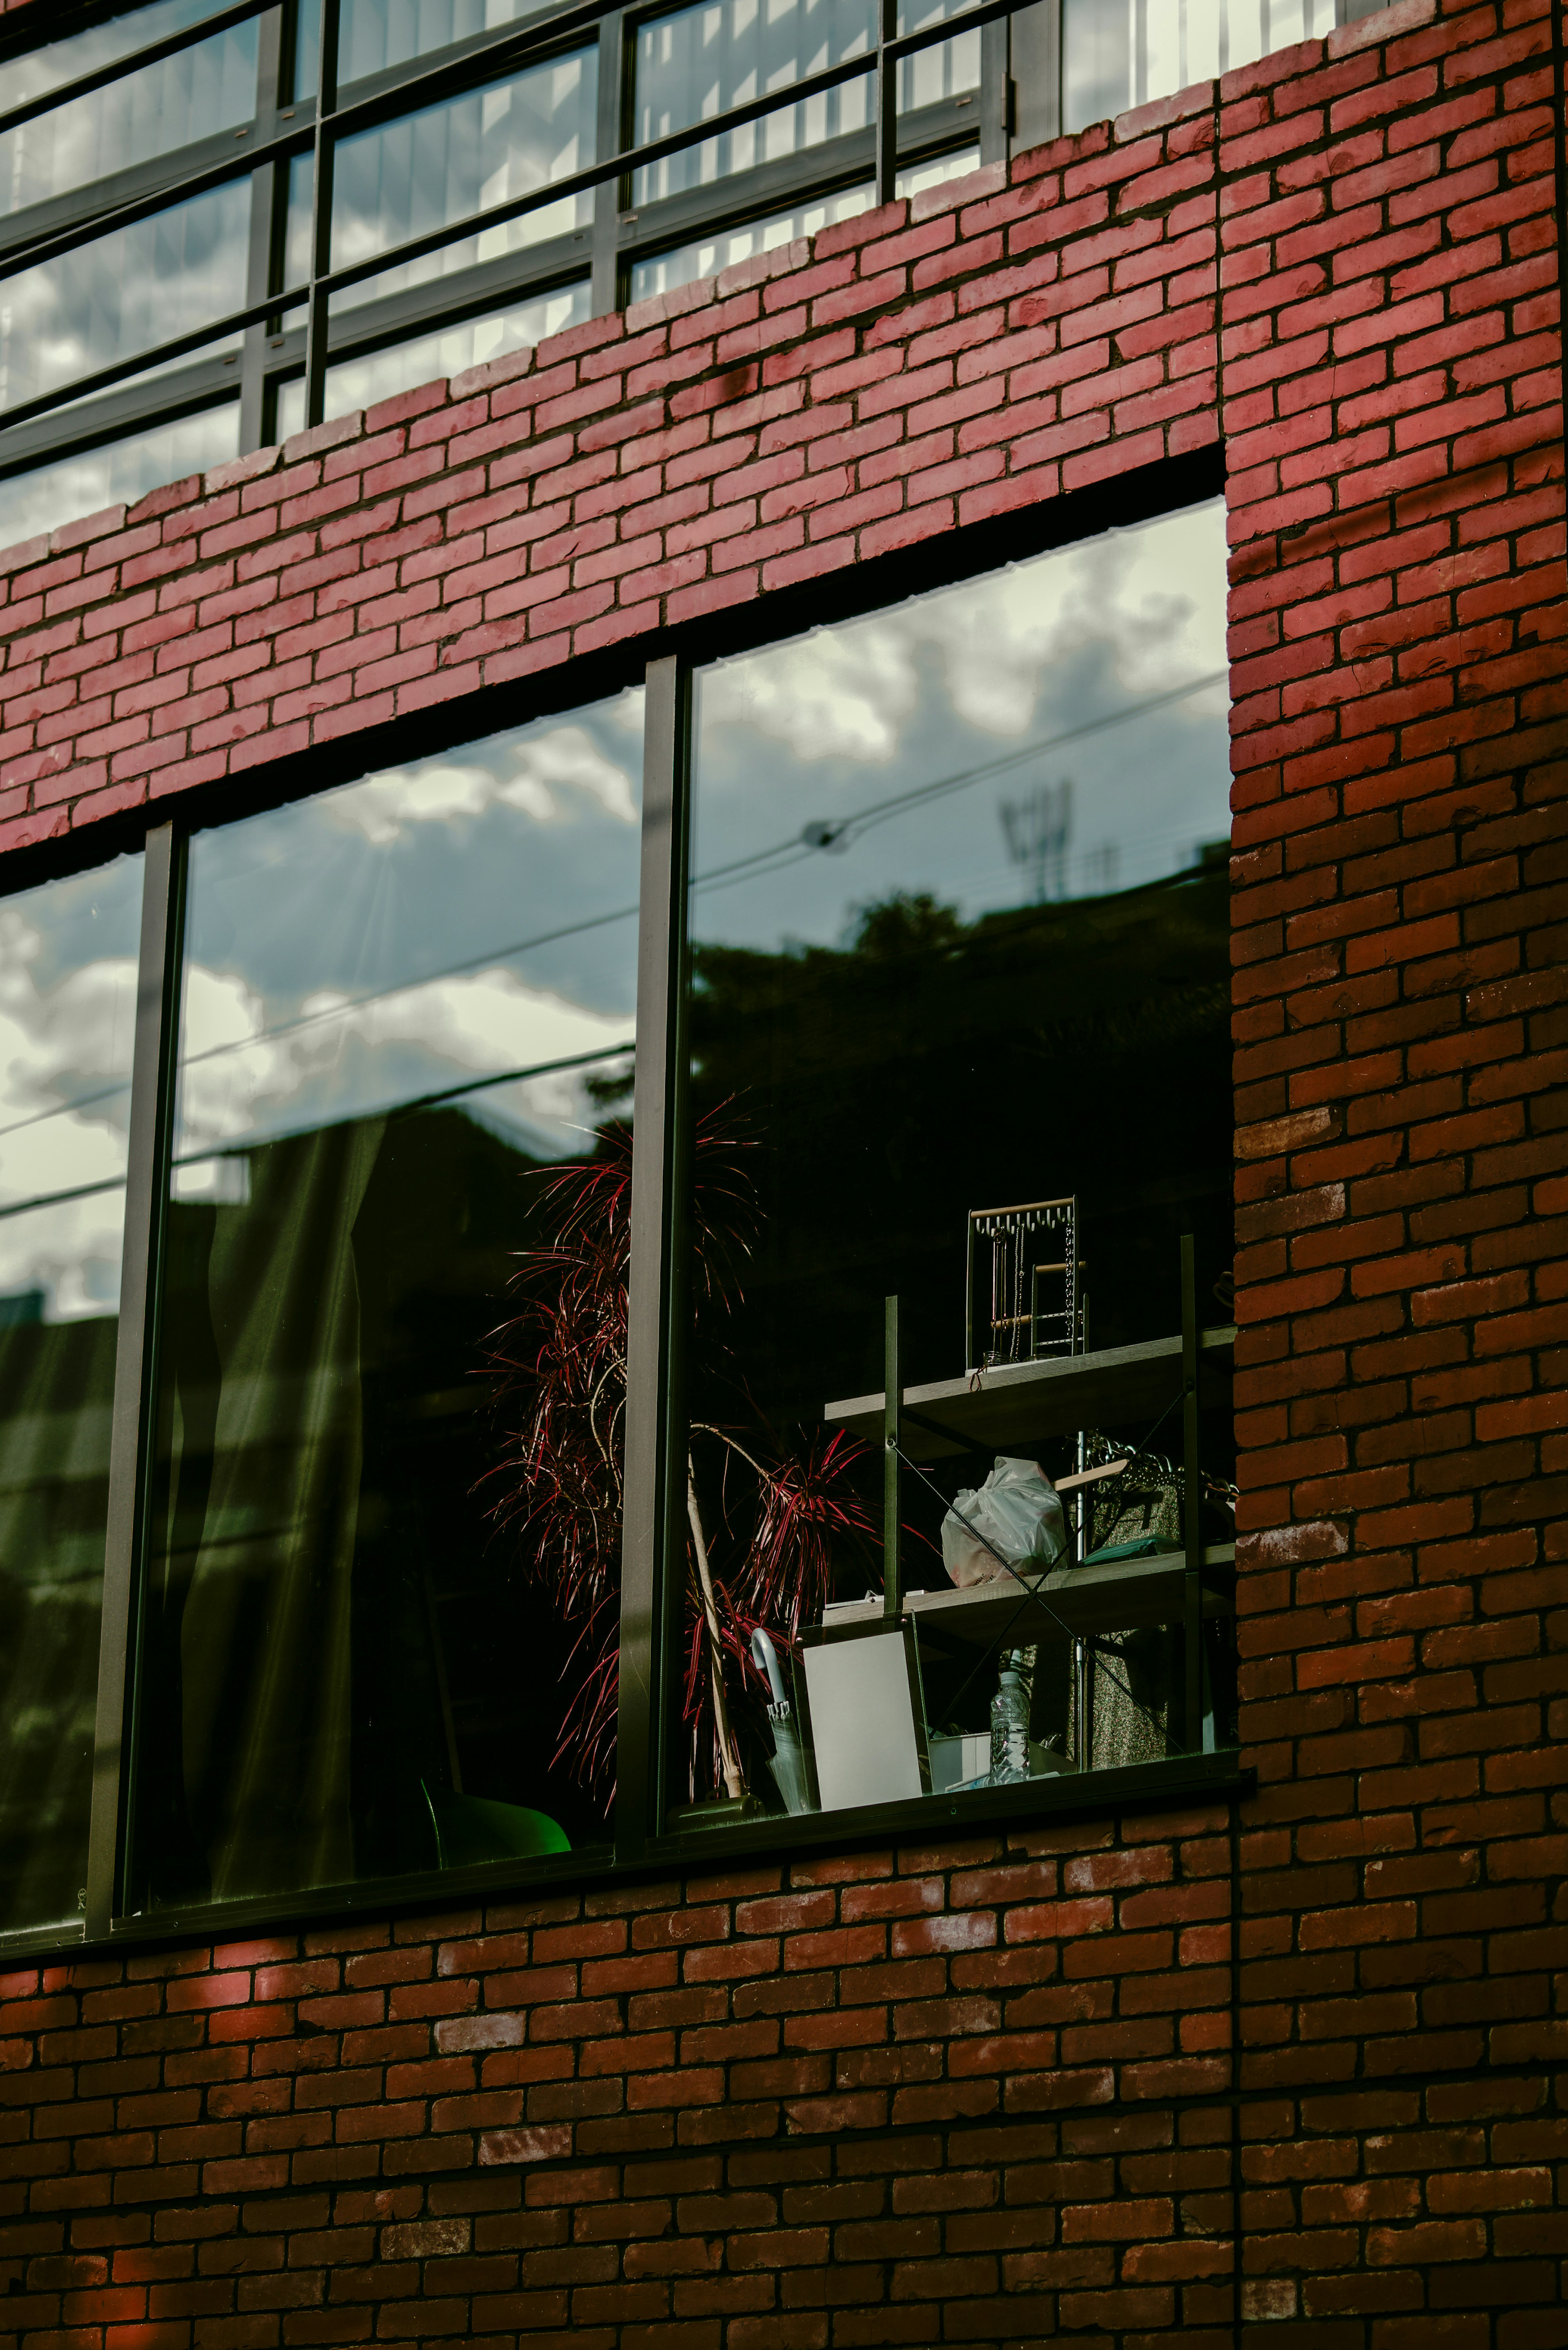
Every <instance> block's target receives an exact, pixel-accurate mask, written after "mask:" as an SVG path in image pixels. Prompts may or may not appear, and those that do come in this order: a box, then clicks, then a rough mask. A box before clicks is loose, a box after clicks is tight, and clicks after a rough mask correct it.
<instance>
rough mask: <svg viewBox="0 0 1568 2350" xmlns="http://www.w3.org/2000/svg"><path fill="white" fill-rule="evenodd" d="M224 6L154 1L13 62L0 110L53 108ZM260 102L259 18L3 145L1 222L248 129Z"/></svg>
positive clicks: (192, 0) (194, 0) (213, 1)
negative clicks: (69, 89) (56, 99)
mask: <svg viewBox="0 0 1568 2350" xmlns="http://www.w3.org/2000/svg"><path fill="white" fill-rule="evenodd" d="M217 6H218V0H153V5H152V6H151V7H149V8H138V9H135V10H133V11H132V12H131V13H130V14H129V15H127V16H115V17H111V18H110V19H109V22H108V23H107V24H103V25H95V26H93V27H92V28H91V30H90V31H88V32H85V33H77V34H74V35H73V36H71V38H70V39H68V40H65V41H54V42H51V43H50V44H49V46H48V47H47V48H42V49H34V50H32V51H30V52H29V53H28V54H27V55H26V56H25V57H11V58H8V59H7V60H6V65H5V88H4V90H3V91H0V108H4V109H7V110H8V109H10V108H12V107H16V106H22V105H25V104H26V101H27V100H28V99H33V98H45V97H47V95H48V94H49V92H50V91H51V90H55V89H59V88H63V87H64V86H65V85H66V84H67V82H72V81H78V80H79V79H81V78H82V77H83V76H84V75H87V74H89V73H96V72H97V71H99V68H101V67H104V66H107V65H112V64H113V63H114V62H115V61H116V59H118V58H119V57H130V56H131V55H132V54H133V53H134V52H135V51H136V50H138V49H144V48H148V47H151V44H152V43H153V42H154V41H161V40H165V39H167V38H168V36H170V35H171V33H182V32H185V31H186V30H188V29H189V28H190V27H191V26H195V25H199V24H201V23H202V20H203V19H204V18H205V17H208V16H213V15H214V14H215V13H216V10H217ZM255 96H256V20H255V18H254V17H252V18H251V19H250V20H249V22H248V23H245V24H243V25H231V26H228V27H227V29H226V30H225V31H223V32H222V33H216V34H214V35H213V37H212V38H211V39H210V40H206V41H196V42H193V43H192V46H191V47H189V48H187V49H181V50H178V51H177V52H176V53H175V55H174V56H173V57H164V58H162V59H161V60H160V61H159V63H158V64H156V65H151V66H145V67H143V68H142V69H141V71H140V73H131V74H126V75H125V76H124V77H123V78H121V79H120V80H119V81H112V82H109V83H108V84H107V85H106V87H105V88H102V89H96V90H92V91H90V92H89V93H88V96H87V97H86V98H78V99H74V100H73V101H72V102H71V103H70V104H68V105H66V106H60V107H56V108H54V109H52V110H51V111H50V112H49V113H47V114H40V115H36V116H35V117H34V119H33V120H32V121H31V122H24V123H21V124H19V125H18V127H17V128H16V130H8V131H6V132H5V134H4V135H3V136H0V213H16V212H21V211H22V210H24V209H25V208H26V206H27V205H28V204H36V203H43V202H44V201H45V200H46V199H47V197H50V196H55V195H60V194H62V193H64V192H65V191H66V190H67V189H69V188H80V187H85V186H86V185H87V184H88V182H89V181H92V180H97V179H101V178H102V177H103V176H104V174H105V173H107V172H119V171H123V170H124V169H125V168H126V166H127V165H129V164H132V163H140V162H144V161H147V159H148V158H149V157H151V156H153V155H166V154H169V153H170V152H171V151H172V150H173V149H175V148H177V147H183V146H186V145H188V144H189V143H190V142H191V141H192V140H198V139H208V138H211V136H212V135H213V131H215V130H228V129H229V128H230V126H231V125H232V124H234V123H239V122H248V121H249V120H250V119H251V117H252V115H253V114H254V111H255Z"/></svg>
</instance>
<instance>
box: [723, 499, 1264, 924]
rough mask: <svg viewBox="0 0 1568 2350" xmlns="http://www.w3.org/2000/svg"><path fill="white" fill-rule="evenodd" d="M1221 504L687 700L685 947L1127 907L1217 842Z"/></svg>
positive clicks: (729, 671) (1068, 553)
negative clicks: (903, 913) (901, 912)
mask: <svg viewBox="0 0 1568 2350" xmlns="http://www.w3.org/2000/svg"><path fill="white" fill-rule="evenodd" d="M1225 577H1226V573H1225V535H1224V510H1223V505H1222V503H1221V502H1220V501H1219V500H1216V501H1214V502H1213V503H1212V504H1205V505H1202V506H1196V507H1189V508H1188V509H1186V510H1185V511H1184V512H1182V513H1180V514H1177V515H1168V516H1165V517H1162V518H1161V519H1160V520H1159V521H1158V522H1153V523H1146V524H1144V525H1140V526H1139V527H1137V528H1136V529H1129V530H1124V531H1112V532H1108V533H1106V535H1104V536H1101V537H1098V538H1096V539H1094V540H1092V541H1089V542H1086V543H1085V544H1084V545H1081V546H1072V547H1065V548H1062V549H1059V550H1056V551H1054V552H1052V553H1050V554H1047V555H1043V556H1035V557H1033V559H1031V560H1030V561H1028V562H1025V563H1020V564H1016V565H1013V566H1011V567H1009V568H1007V569H1006V570H1004V571H1001V572H997V573H995V574H993V575H992V576H991V577H987V578H985V579H982V580H977V581H972V582H970V583H967V584H965V585H964V586H961V587H952V588H944V589H941V590H940V591H938V592H936V593H934V594H931V595H929V596H924V597H919V598H915V599H913V600H911V601H910V602H909V603H907V604H903V605H899V606H897V607H895V608H893V609H891V610H889V611H887V612H882V613H878V614H877V615H875V616H873V617H872V618H869V619H865V620H860V621H856V622H852V623H850V624H848V625H845V626H839V627H836V628H834V629H822V630H819V631H817V632H816V633H815V634H813V635H811V636H809V637H803V638H800V639H796V640H795V641H794V643H792V644H789V645H784V646H775V647H772V648H769V649H768V650H765V651H763V652H760V653H754V654H750V655H747V656H745V657H743V658H741V659H737V660H732V661H727V662H722V663H720V664H719V665H717V666H716V667H715V668H713V669H711V670H708V671H704V672H703V673H702V675H701V679H700V681H699V690H700V701H699V714H700V738H699V739H700V774H701V794H700V799H699V804H698V837H697V841H696V847H695V859H694V867H695V871H696V874H697V880H696V883H695V887H694V903H693V910H692V927H693V933H694V935H695V936H697V937H698V938H701V939H703V940H710V941H728V942H731V943H733V944H736V945H745V946H753V947H763V948H770V949H777V948H781V947H784V946H787V945H789V944H791V943H793V942H803V943H804V942H810V943H815V944H818V945H836V944H840V943H843V942H845V941H846V940H847V939H848V937H849V936H850V935H851V934H852V933H853V931H854V930H855V928H856V924H857V918H858V911H859V909H861V908H862V907H864V906H865V905H867V904H870V903H874V902H877V901H879V900H882V899H887V898H888V897H889V896H891V895H892V894H893V893H894V892H895V891H898V890H908V891H921V890H926V891H930V892H932V893H933V894H934V895H936V896H937V897H938V898H940V899H941V900H942V901H943V902H944V903H945V904H948V905H950V906H952V907H954V908H955V909H956V910H958V911H959V912H960V913H961V915H962V916H963V917H964V918H965V919H966V920H973V919H975V917H976V916H978V915H980V914H982V913H987V912H991V911H993V910H997V909H1000V908H1003V907H1012V906H1020V905H1027V904H1029V903H1031V902H1033V901H1035V900H1044V899H1052V898H1064V897H1075V898H1076V897H1089V896H1097V895H1102V894H1106V893H1107V892H1110V891H1113V890H1122V889H1133V888H1136V887H1137V886H1138V885H1139V884H1140V883H1143V882H1147V881H1152V880H1156V879H1159V878H1161V877H1162V876H1165V875H1168V874H1172V873H1177V872H1180V871H1182V870H1184V869H1186V868H1189V867H1190V866H1192V865H1194V864H1196V863H1197V862H1198V861H1199V858H1200V856H1201V853H1202V850H1203V848H1204V847H1205V845H1206V844H1208V843H1211V842H1218V841H1222V840H1225V839H1227V838H1228V837H1229V834H1230V825H1231V818H1230V762H1229V751H1228V738H1227V720H1226V710H1227V701H1226V691H1227V687H1226V676H1225Z"/></svg>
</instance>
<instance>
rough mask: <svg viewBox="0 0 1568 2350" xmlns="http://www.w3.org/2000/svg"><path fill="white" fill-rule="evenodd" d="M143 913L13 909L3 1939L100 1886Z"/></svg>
mask: <svg viewBox="0 0 1568 2350" xmlns="http://www.w3.org/2000/svg"><path fill="white" fill-rule="evenodd" d="M140 896H141V860H140V858H134V857H125V858H119V859H118V860H117V861H116V862H115V863H114V864H112V865H108V866H103V867H100V868H99V870H98V871H96V872H92V873H83V874H78V875H76V876H74V877H72V878H71V879H68V880H59V881H52V882H49V883H47V884H46V885H45V886H44V887H43V888H42V889H31V890H28V891H26V892H25V893H24V894H23V895H22V896H20V897H16V898H12V899H7V900H6V901H5V903H3V904H0V1073H3V1074H0V1930H9V1929H16V1928H25V1927H36V1926H45V1925H49V1924H52V1923H55V1922H57V1921H60V1920H75V1919H76V1918H78V1896H79V1894H80V1892H81V1889H82V1887H83V1886H84V1885H85V1883H86V1878H87V1847H88V1816H89V1811H90V1806H91V1794H92V1759H93V1711H94V1703H95V1700H96V1696H97V1690H98V1660H99V1610H100V1607H101V1604H102V1594H103V1563H104V1525H105V1516H106V1512H107V1507H108V1498H109V1415H110V1411H111V1409H112V1406H113V1401H114V1367H115V1342H116V1337H117V1334H118V1330H119V1270H120V1265H119V1261H120V1236H121V1232H122V1230H123V1225H124V1217H125V1170H126V1137H127V1129H128V1127H129V1124H130V1062H131V1044H132V1036H133V1032H134V1028H135V1017H136V959H137V937H138V926H139V920H140Z"/></svg>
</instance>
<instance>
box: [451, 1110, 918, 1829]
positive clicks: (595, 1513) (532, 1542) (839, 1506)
mask: <svg viewBox="0 0 1568 2350" xmlns="http://www.w3.org/2000/svg"><path fill="white" fill-rule="evenodd" d="M752 1148H753V1145H751V1144H750V1143H749V1142H748V1141H747V1139H746V1138H745V1136H744V1134H743V1133H742V1130H741V1128H740V1126H739V1123H738V1121H736V1120H735V1119H734V1118H733V1117H732V1116H727V1115H726V1112H725V1110H724V1109H721V1110H719V1111H716V1112H713V1113H711V1114H710V1115H709V1116H708V1117H706V1118H703V1119H701V1121H700V1122H699V1124H698V1126H697V1128H696V1129H695V1131H694V1133H693V1136H692V1149H691V1162H692V1183H691V1201H692V1214H691V1232H690V1248H689V1253H688V1258H687V1263H688V1266H689V1273H690V1280H691V1308H692V1347H691V1353H692V1366H691V1367H692V1375H693V1383H694V1386H695V1385H696V1384H697V1383H698V1382H700V1383H701V1387H702V1388H703V1390H704V1391H705V1392H710V1391H717V1392H719V1393H721V1394H722V1395H723V1396H724V1398H725V1399H726V1400H727V1401H732V1402H734V1403H735V1404H736V1405H737V1406H738V1407H739V1409H740V1411H741V1414H742V1418H741V1419H740V1422H739V1423H738V1424H737V1423H736V1422H734V1421H732V1419H730V1418H729V1417H728V1416H726V1417H725V1418H724V1419H722V1420H721V1419H701V1420H695V1419H694V1420H693V1421H692V1423H691V1446H690V1450H689V1452H688V1458H687V1463H686V1468H687V1479H686V1513H685V1514H686V1530H687V1531H686V1559H685V1577H684V1590H683V1627H682V1646H683V1670H682V1672H681V1675H680V1690H681V1707H682V1714H683V1718H684V1721H685V1725H686V1729H687V1732H688V1737H689V1742H690V1760H689V1776H690V1784H691V1793H692V1794H694V1795H700V1794H705V1793H707V1792H709V1791H710V1790H711V1789H713V1788H716V1787H722V1788H723V1789H724V1790H725V1791H726V1792H727V1793H729V1794H742V1793H744V1792H745V1791H746V1777H747V1773H746V1749H747V1747H748V1746H751V1747H753V1751H761V1749H760V1745H759V1742H758V1736H757V1733H758V1731H759V1730H760V1723H761V1718H762V1711H763V1707H764V1706H765V1704H766V1702H767V1697H768V1690H767V1684H766V1681H765V1680H764V1679H763V1676H762V1675H761V1674H760V1673H759V1671H758V1669H757V1667H756V1665H755V1664H754V1662H753V1658H752V1635H753V1631H755V1630H756V1628H757V1627H759V1626H761V1627H763V1628H764V1629H765V1630H766V1631H767V1632H768V1633H769V1634H770V1635H771V1636H772V1638H773V1639H774V1643H775V1645H776V1646H777V1647H778V1648H781V1649H787V1648H794V1645H795V1644H796V1642H797V1641H798V1638H799V1635H800V1630H801V1627H802V1625H803V1624H804V1623H806V1622H808V1621H810V1620H811V1618H812V1617H814V1616H815V1614H816V1613H817V1612H818V1611H819V1610H820V1608H821V1606H822V1603H823V1601H824V1600H825V1599H826V1598H827V1597H828V1596H829V1595H830V1592H831V1589H832V1582H833V1556H834V1550H835V1546H836V1544H842V1543H844V1542H845V1541H846V1540H854V1541H855V1542H857V1544H864V1543H865V1542H866V1541H867V1538H868V1537H870V1536H871V1535H872V1534H873V1533H874V1526H873V1522H872V1520H871V1518H870V1516H869V1513H867V1509H866V1507H865V1505H864V1503H862V1502H861V1500H860V1497H859V1495H858V1493H857V1492H856V1490H855V1484H854V1471H855V1469H856V1465H857V1461H859V1460H860V1459H861V1458H862V1456H863V1455H864V1453H865V1451H866V1447H865V1446H864V1445H863V1444H861V1443H860V1442H858V1441H857V1440H855V1439H853V1438H848V1437H846V1436H844V1435H843V1434H837V1435H835V1436H832V1437H830V1438H828V1439H826V1440H817V1439H812V1438H809V1437H805V1436H803V1437H802V1439H801V1440H800V1441H799V1442H798V1443H797V1444H795V1445H794V1446H793V1447H791V1446H789V1445H787V1444H782V1443H780V1442H779V1440H777V1439H776V1438H775V1436H774V1433H773V1431H772V1430H770V1429H769V1428H768V1427H767V1425H766V1423H765V1422H764V1421H763V1418H762V1415H761V1414H760V1413H759V1412H758V1411H757V1409H756V1408H755V1406H754V1405H753V1404H752V1402H751V1400H750V1398H749V1397H748V1396H747V1394H746V1390H745V1388H744V1384H743V1382H742V1380H741V1379H740V1378H739V1377H738V1375H737V1373H736V1372H735V1369H734V1366H733V1361H732V1354H731V1349H730V1347H729V1346H728V1343H727V1336H726V1333H727V1327H728V1325H729V1323H730V1321H731V1319H732V1316H733V1315H734V1314H735V1312H736V1311H737V1309H738V1308H739V1306H740V1305H741V1304H742V1282H741V1270H742V1266H743V1264H744V1262H745V1259H746V1257H747V1255H748V1254H749V1253H750V1247H751V1242H752V1237H753V1232H754V1231H755V1227H756V1221H757V1217H756V1205H755V1195H754V1192H753V1186H752V1183H751V1180H750V1178H749V1176H748V1174H747V1172H746V1165H745V1154H746V1153H747V1151H748V1150H749V1149H752ZM544 1213H545V1221H546V1223H547V1224H549V1225H550V1226H552V1227H553V1231H554V1237H553V1239H552V1240H551V1242H550V1243H549V1244H548V1245H547V1246H545V1247H541V1248H536V1249H533V1250H530V1251H528V1252H527V1253H525V1254H524V1257H523V1259H522V1261H521V1263H520V1265H519V1269H518V1272H517V1273H516V1274H515V1275H514V1282H513V1289H514V1295H515V1297H516V1299H517V1311H516V1312H515V1313H514V1315H513V1316H512V1317H511V1318H510V1319H509V1320H508V1321H507V1322H506V1323H504V1325H503V1326H502V1327H501V1328H500V1329H499V1330H498V1331H497V1332H496V1333H495V1335H494V1337H493V1340H492V1343H491V1368H492V1370H493V1375H494V1379H495V1398H496V1402H497V1406H498V1420H499V1425H500V1430H501V1437H502V1451H501V1459H500V1461H499V1462H498V1464H497V1466H496V1468H495V1469H494V1470H493V1471H492V1472H491V1475H492V1479H493V1491H494V1499H493V1505H492V1516H493V1519H494V1521H495V1522H496V1523H497V1524H498V1525H499V1526H501V1527H503V1528H505V1529H508V1530H509V1531H510V1532H511V1534H513V1535H514V1538H515V1539H516V1541H517V1543H518V1544H519V1546H520V1548H521V1551H522V1553H523V1555H524V1560H525V1563H526V1566H527V1570H528V1572H529V1573H530V1574H531V1575H533V1576H534V1577H535V1580H536V1581H537V1582H538V1583H539V1584H540V1585H541V1586H543V1587H544V1589H545V1591H546V1592H547V1594H548V1595H549V1597H550V1599H551V1601H552V1604H553V1605H554V1607H555V1608H556V1612H557V1614H558V1615H559V1616H560V1617H562V1619H563V1620H564V1621H565V1622H566V1624H567V1625H568V1626H570V1627H572V1628H573V1629H574V1630H575V1632H576V1639H575V1642H574V1644H573V1648H572V1650H571V1655H570V1661H569V1664H568V1667H567V1672H568V1677H569V1679H570V1683H571V1694H570V1696H569V1699H568V1701H567V1705H566V1713H565V1717H564V1721H563V1727H562V1731H561V1738H560V1743H559V1746H558V1748H557V1752H556V1759H557V1761H565V1762H566V1763H567V1764H568V1765H569V1767H570V1768H571V1769H572V1771H573V1772H574V1774H575V1775H576V1777H577V1778H578V1780H579V1781H580V1782H581V1783H583V1784H584V1785H586V1786H587V1787H589V1788H590V1789H592V1790H593V1791H594V1792H595V1793H596V1794H597V1795H598V1797H599V1798H600V1800H602V1801H603V1802H604V1803H605V1804H606V1805H607V1804H608V1802H609V1799H610V1796H611V1795H612V1794H613V1792H614V1785H615V1731H616V1704H617V1687H618V1646H619V1635H620V1536H621V1515H622V1502H623V1496H622V1485H621V1449H622V1438H623V1431H624V1425H625V1417H626V1377H627V1373H626V1364H627V1285H628V1267H629V1263H630V1254H631V1247H630V1242H631V1136H630V1132H629V1130H628V1128H626V1127H625V1126H622V1125H611V1126H608V1127H606V1128H603V1129H601V1131H600V1134H599V1137H598V1149H597V1153H596V1155H595V1157H594V1158H592V1159H585V1160H581V1161H577V1162H574V1163H573V1164H571V1165H569V1166H565V1167H561V1168H558V1169H557V1170H556V1171H555V1173H554V1174H553V1175H552V1177H551V1178H550V1180H549V1182H548V1184H547V1185H546V1186H545V1192H544Z"/></svg>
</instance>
